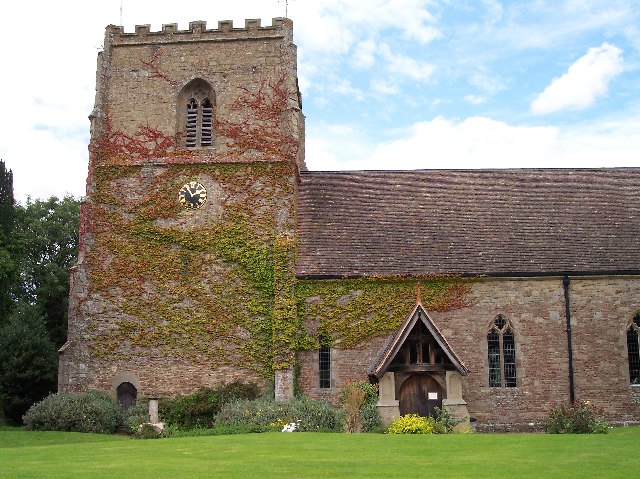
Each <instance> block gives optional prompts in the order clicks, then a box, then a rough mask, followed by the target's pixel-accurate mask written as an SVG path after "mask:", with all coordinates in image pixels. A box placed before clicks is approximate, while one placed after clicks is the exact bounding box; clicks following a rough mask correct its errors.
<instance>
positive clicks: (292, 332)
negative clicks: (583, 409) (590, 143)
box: [59, 18, 640, 429]
mask: <svg viewBox="0 0 640 479" xmlns="http://www.w3.org/2000/svg"><path fill="white" fill-rule="evenodd" d="M296 68H297V65H296V46H295V45H294V43H293V26H292V23H291V21H290V20H288V19H280V18H277V19H274V20H273V22H272V25H270V26H262V25H261V22H260V20H247V21H246V22H245V25H244V27H241V28H238V27H234V25H233V24H232V22H230V21H224V22H219V23H218V26H217V28H207V26H206V24H205V22H192V23H191V24H190V26H189V29H188V30H178V29H177V26H176V25H175V24H168V25H164V26H163V28H162V30H161V31H158V32H152V31H150V28H149V26H144V25H143V26H137V27H136V29H135V32H134V33H125V32H124V31H123V29H122V27H116V26H109V27H107V30H106V35H105V43H104V50H103V51H102V52H101V53H100V54H99V55H98V68H97V84H96V99H95V108H94V110H93V112H92V113H91V116H90V120H91V143H90V146H89V152H90V161H89V171H88V176H87V193H86V197H85V199H84V200H83V204H82V208H81V230H80V251H79V259H78V263H77V265H76V266H74V268H73V269H72V284H71V298H70V310H69V333H68V341H67V343H66V344H65V345H64V346H63V348H61V350H60V371H59V389H60V390H86V389H99V390H105V391H110V392H112V394H113V395H114V397H117V398H118V399H119V400H120V401H121V403H123V404H128V403H131V402H132V401H135V399H136V398H158V397H165V396H171V395H174V394H178V393H189V392H192V391H194V390H196V389H198V388H199V387H202V386H209V385H213V384H217V383H220V382H230V381H233V380H236V379H239V380H243V381H253V382H256V383H258V384H259V385H261V387H263V388H269V387H273V388H274V389H275V395H276V399H277V400H281V401H286V400H287V399H289V398H291V397H292V396H293V395H294V394H295V393H301V394H305V395H307V396H310V397H314V398H320V399H326V400H329V401H332V402H334V403H337V398H338V395H339V391H340V388H341V387H342V386H343V385H344V384H345V382H347V381H350V380H359V379H368V380H370V381H372V382H374V383H377V384H378V385H379V392H380V394H379V403H378V405H379V409H380V412H381V413H382V415H383V417H385V418H387V419H389V418H391V417H393V416H397V415H399V414H405V413H409V412H417V413H420V414H430V413H432V412H433V410H434V408H435V407H444V408H446V409H448V410H450V411H451V412H452V413H453V414H454V415H456V416H457V417H460V418H474V419H475V421H476V422H477V425H478V427H480V428H486V429H497V428H505V427H509V428H513V429H523V428H527V427H530V426H531V425H533V426H535V425H536V424H539V422H540V421H541V420H542V419H544V418H545V417H546V415H547V414H548V411H549V410H550V408H551V407H553V406H554V405H556V404H558V403H566V402H568V401H570V400H575V401H581V400H585V401H591V402H592V403H593V404H595V405H596V406H597V407H599V408H602V410H603V411H604V414H605V415H606V417H607V418H608V419H609V420H610V421H612V422H614V423H633V422H638V418H639V417H640V347H639V330H640V201H639V200H640V168H638V169H636V168H630V169H506V170H422V171H348V172H347V171H344V172H342V171H341V172H324V171H307V169H306V167H305V163H304V116H303V114H302V100H301V97H300V93H299V90H298V86H297V74H296ZM443 160H446V159H443ZM393 161H394V159H393V158H389V162H390V163H391V162H393ZM514 161H515V162H516V163H515V164H514V166H517V159H514Z"/></svg>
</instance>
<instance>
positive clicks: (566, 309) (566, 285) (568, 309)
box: [562, 276, 576, 403]
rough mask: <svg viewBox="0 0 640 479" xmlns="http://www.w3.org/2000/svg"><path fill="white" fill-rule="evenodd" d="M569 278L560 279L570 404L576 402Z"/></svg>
mask: <svg viewBox="0 0 640 479" xmlns="http://www.w3.org/2000/svg"><path fill="white" fill-rule="evenodd" d="M570 284H571V280H570V279H569V276H565V277H564V278H563V279H562V286H563V287H564V315H565V317H566V318H567V349H568V353H569V399H570V400H571V402H572V403H574V402H575V401H576V394H575V389H574V386H573V345H572V343H571V305H570V303H569V285H570Z"/></svg>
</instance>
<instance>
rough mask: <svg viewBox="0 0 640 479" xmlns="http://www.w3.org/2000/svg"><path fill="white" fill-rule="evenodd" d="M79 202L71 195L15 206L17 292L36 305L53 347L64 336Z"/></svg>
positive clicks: (76, 237)
mask: <svg viewBox="0 0 640 479" xmlns="http://www.w3.org/2000/svg"><path fill="white" fill-rule="evenodd" d="M79 218H80V202H79V200H76V199H75V198H73V197H72V196H66V197H64V198H63V199H62V200H59V199H58V198H56V197H55V196H52V197H51V198H49V199H48V200H46V201H42V200H35V201H33V202H32V201H31V199H28V200H27V204H26V205H25V206H18V207H17V208H16V220H17V223H18V224H19V225H20V228H17V229H16V231H15V233H14V235H13V236H14V238H15V241H16V243H19V249H20V251H21V260H20V264H19V271H20V282H21V283H20V294H21V297H22V299H23V300H24V301H25V302H28V303H31V304H35V305H36V306H37V307H38V308H39V310H40V311H41V312H42V314H43V315H44V318H45V324H46V327H47V330H48V331H49V334H50V336H51V339H52V340H53V342H54V344H55V345H56V346H58V347H59V346H62V344H64V342H65V341H66V337H67V309H68V305H69V268H70V267H71V266H73V264H74V263H75V262H76V259H77V257H78V226H79Z"/></svg>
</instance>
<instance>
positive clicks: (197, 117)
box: [177, 78, 215, 148]
mask: <svg viewBox="0 0 640 479" xmlns="http://www.w3.org/2000/svg"><path fill="white" fill-rule="evenodd" d="M214 105H215V96H214V93H213V89H212V88H211V85H209V83H207V82H206V81H204V80H202V79H200V78H196V79H195V80H192V81H190V82H189V83H187V85H185V87H184V88H183V89H182V91H181V92H180V94H179V95H178V125H177V130H178V132H180V133H182V144H183V146H186V147H187V148H195V147H202V146H212V145H213V121H214V118H213V114H214Z"/></svg>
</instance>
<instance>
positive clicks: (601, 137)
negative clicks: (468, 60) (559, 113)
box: [307, 116, 640, 170]
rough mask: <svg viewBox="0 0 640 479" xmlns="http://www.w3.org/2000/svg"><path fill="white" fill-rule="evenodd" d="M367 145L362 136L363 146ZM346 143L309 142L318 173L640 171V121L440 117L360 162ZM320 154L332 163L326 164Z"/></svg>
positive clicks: (374, 146)
mask: <svg viewBox="0 0 640 479" xmlns="http://www.w3.org/2000/svg"><path fill="white" fill-rule="evenodd" d="M363 140H365V137H363V136H361V137H360V138H359V141H363ZM343 147H344V144H343V141H342V140H340V141H336V140H334V138H333V137H331V136H325V137H318V136H316V135H315V134H311V135H310V137H309V138H308V147H307V157H308V164H309V166H310V167H313V169H323V170H326V169H343V170H355V169H383V170H384V169H394V170H395V169H427V168H439V169H442V168H447V169H449V168H451V169H459V168H533V167H535V168H562V167H574V168H577V167H593V168H595V167H602V166H637V164H638V159H637V151H640V116H637V117H635V118H626V119H624V120H607V121H600V122H594V123H591V124H587V125H581V126H567V127H557V126H514V125H510V124H508V123H504V122H501V121H496V120H493V119H491V118H487V117H469V118H466V119H464V120H462V121H453V120H448V119H445V118H443V117H437V118H434V119H433V120H430V121H423V122H418V123H415V124H414V125H413V126H411V127H410V128H408V129H407V130H406V134H405V135H403V136H401V137H399V138H397V139H395V140H392V141H389V142H386V143H377V144H376V143H370V144H369V146H368V147H366V146H365V145H361V147H362V151H361V153H365V152H369V153H368V154H366V155H362V156H360V157H357V156H354V155H353V153H354V152H353V151H350V152H349V154H343V153H342V151H341V149H342V148H343ZM316 148H319V149H320V151H322V152H323V154H324V155H325V156H326V157H330V158H331V161H330V162H328V163H327V164H324V163H323V161H322V158H321V157H318V156H316Z"/></svg>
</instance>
